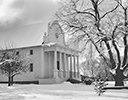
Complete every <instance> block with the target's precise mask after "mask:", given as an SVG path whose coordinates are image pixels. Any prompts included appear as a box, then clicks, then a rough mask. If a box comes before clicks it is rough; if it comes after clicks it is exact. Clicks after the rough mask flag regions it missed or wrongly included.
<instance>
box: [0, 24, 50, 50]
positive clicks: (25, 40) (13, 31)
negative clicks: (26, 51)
mask: <svg viewBox="0 0 128 100" xmlns="http://www.w3.org/2000/svg"><path fill="white" fill-rule="evenodd" d="M47 26H48V23H47V22H40V23H35V24H31V25H26V26H20V27H14V28H10V29H0V47H2V48H4V47H5V46H8V45H13V46H15V48H22V47H29V46H37V45H41V44H42V42H44V39H43V36H44V33H45V32H47Z"/></svg>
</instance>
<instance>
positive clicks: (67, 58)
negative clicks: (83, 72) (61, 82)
mask: <svg viewBox="0 0 128 100" xmlns="http://www.w3.org/2000/svg"><path fill="white" fill-rule="evenodd" d="M66 61H67V77H68V78H70V70H69V67H70V64H69V55H66Z"/></svg>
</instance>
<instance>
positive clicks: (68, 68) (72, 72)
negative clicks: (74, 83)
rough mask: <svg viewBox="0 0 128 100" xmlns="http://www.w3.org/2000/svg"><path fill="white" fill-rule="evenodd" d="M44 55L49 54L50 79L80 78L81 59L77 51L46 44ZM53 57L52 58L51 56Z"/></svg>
mask: <svg viewBox="0 0 128 100" xmlns="http://www.w3.org/2000/svg"><path fill="white" fill-rule="evenodd" d="M43 46H44V53H46V54H47V57H48V61H45V65H48V72H49V74H48V73H47V74H48V75H47V77H48V76H49V78H54V79H58V78H65V79H68V78H79V57H78V51H75V50H73V49H71V48H69V47H67V46H65V45H61V44H58V43H53V44H45V45H43ZM50 55H51V56H50Z"/></svg>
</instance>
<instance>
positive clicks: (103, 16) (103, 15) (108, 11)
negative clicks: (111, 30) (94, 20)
mask: <svg viewBox="0 0 128 100" xmlns="http://www.w3.org/2000/svg"><path fill="white" fill-rule="evenodd" d="M118 6H119V5H118V4H117V5H116V7H115V8H113V9H112V10H110V11H108V12H106V13H105V14H104V15H103V16H102V17H101V18H100V20H101V19H103V18H104V17H105V16H106V15H108V14H109V13H112V12H113V11H115V10H116V9H117V8H118Z"/></svg>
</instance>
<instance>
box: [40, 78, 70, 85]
mask: <svg viewBox="0 0 128 100" xmlns="http://www.w3.org/2000/svg"><path fill="white" fill-rule="evenodd" d="M66 80H68V79H67V78H46V79H45V78H43V79H39V84H59V83H63V82H64V81H66Z"/></svg>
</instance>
